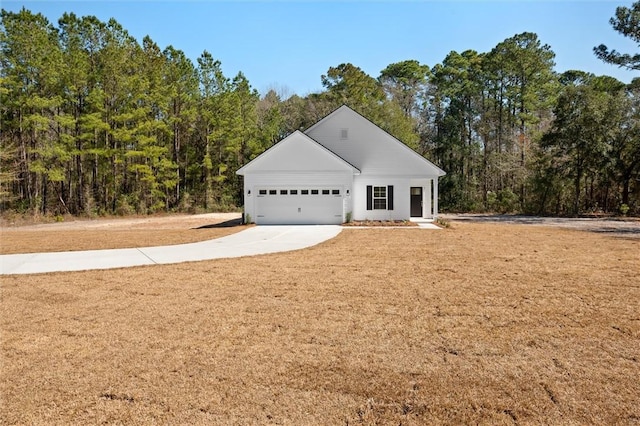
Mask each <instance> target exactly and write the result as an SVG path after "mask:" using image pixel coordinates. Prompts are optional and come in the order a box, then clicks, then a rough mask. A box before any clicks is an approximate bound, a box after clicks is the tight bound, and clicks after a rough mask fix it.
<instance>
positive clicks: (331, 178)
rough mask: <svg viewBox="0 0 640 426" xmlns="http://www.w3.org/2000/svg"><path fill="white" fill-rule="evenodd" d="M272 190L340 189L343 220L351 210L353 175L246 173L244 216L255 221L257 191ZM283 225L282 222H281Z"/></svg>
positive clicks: (336, 173)
mask: <svg viewBox="0 0 640 426" xmlns="http://www.w3.org/2000/svg"><path fill="white" fill-rule="evenodd" d="M262 188H272V189H304V188H310V189H313V188H336V189H340V193H341V196H342V199H343V212H342V215H343V218H342V221H343V222H344V221H345V220H346V214H347V212H349V211H351V209H352V202H351V200H352V194H353V174H352V172H336V171H333V172H280V173H277V172H265V173H258V172H255V173H248V174H246V175H245V176H244V214H245V220H247V218H249V219H250V220H251V221H256V219H257V218H258V215H257V211H256V198H257V195H258V190H259V189H262ZM283 223H284V222H283Z"/></svg>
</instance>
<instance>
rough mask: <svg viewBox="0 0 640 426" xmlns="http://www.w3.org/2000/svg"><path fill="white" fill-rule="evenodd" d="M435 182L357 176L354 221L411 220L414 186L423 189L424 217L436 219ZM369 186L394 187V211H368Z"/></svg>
mask: <svg viewBox="0 0 640 426" xmlns="http://www.w3.org/2000/svg"><path fill="white" fill-rule="evenodd" d="M433 181H435V180H432V179H425V178H405V177H389V176H364V175H360V176H355V177H354V180H353V220H409V218H410V216H411V193H410V190H411V187H412V186H419V187H422V196H423V206H422V217H423V218H429V219H431V218H435V217H436V216H437V212H434V211H433V210H432V209H433V207H436V206H437V204H435V203H434V201H433V193H432V190H431V187H432V182H433ZM368 185H372V186H389V185H393V210H367V186H368ZM436 185H437V181H436ZM434 213H436V214H434Z"/></svg>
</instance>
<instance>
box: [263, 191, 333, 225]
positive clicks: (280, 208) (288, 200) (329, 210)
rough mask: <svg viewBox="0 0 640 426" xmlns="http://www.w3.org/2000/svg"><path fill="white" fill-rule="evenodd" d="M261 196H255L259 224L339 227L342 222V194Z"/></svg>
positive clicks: (298, 193) (279, 194)
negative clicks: (331, 225)
mask: <svg viewBox="0 0 640 426" xmlns="http://www.w3.org/2000/svg"><path fill="white" fill-rule="evenodd" d="M268 191H269V190H267V193H266V194H265V195H258V196H257V197H256V213H257V218H256V223H258V224H339V223H342V218H343V214H342V210H343V198H342V195H341V194H342V191H339V194H335V192H334V191H336V190H330V191H331V192H330V193H329V194H323V193H322V189H319V190H318V194H311V191H308V192H309V193H308V194H305V195H301V191H300V190H298V191H297V194H295V195H291V194H290V193H289V190H287V194H286V195H282V194H281V193H280V190H278V191H277V193H276V194H269V192H268Z"/></svg>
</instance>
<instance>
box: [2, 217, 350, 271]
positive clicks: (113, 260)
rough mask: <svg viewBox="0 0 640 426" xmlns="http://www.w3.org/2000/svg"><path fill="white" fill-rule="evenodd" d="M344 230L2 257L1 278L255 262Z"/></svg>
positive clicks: (262, 232) (298, 228) (250, 232)
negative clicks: (247, 259)
mask: <svg viewBox="0 0 640 426" xmlns="http://www.w3.org/2000/svg"><path fill="white" fill-rule="evenodd" d="M341 230H342V227H340V226H339V225H295V226H293V225H292V226H275V225H274V226H254V227H252V228H249V229H246V230H244V231H241V232H238V233H236V234H232V235H228V236H226V237H222V238H217V239H215V240H209V241H202V242H197V243H190V244H179V245H171V246H158V247H144V248H129V249H112V250H89V251H72V252H54V253H29V254H7V255H2V256H0V275H18V274H37V273H45V272H68V271H86V270H91V269H113V268H126V267H131V266H143V265H157V264H169V263H182V262H195V261H201V260H211V259H221V258H229V257H242V256H254V255H258V254H268V253H277V252H284V251H291V250H299V249H302V248H306V247H311V246H314V245H316V244H319V243H321V242H323V241H326V240H329V239H331V238H334V237H335V236H336V235H338V234H339V233H340V231H341Z"/></svg>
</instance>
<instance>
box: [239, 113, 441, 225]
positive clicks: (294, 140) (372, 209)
mask: <svg viewBox="0 0 640 426" xmlns="http://www.w3.org/2000/svg"><path fill="white" fill-rule="evenodd" d="M236 173H237V174H239V175H241V176H244V213H245V216H244V217H245V220H246V221H248V222H255V223H257V224H340V223H343V222H346V221H350V220H406V219H410V218H427V219H434V218H435V217H437V215H438V178H439V177H440V176H444V175H445V172H444V171H442V170H441V169H440V168H438V167H436V166H435V165H434V164H433V163H431V162H430V161H428V160H427V159H425V158H424V157H422V156H421V155H419V154H418V153H416V152H415V151H413V150H412V149H411V148H409V147H408V146H406V145H405V144H403V143H402V142H400V141H399V140H398V139H396V138H394V137H393V136H391V135H390V134H388V133H387V132H385V131H384V130H382V129H380V128H379V127H377V126H376V125H375V124H373V123H372V122H371V121H369V120H367V119H366V118H364V117H363V116H361V115H360V114H358V113H357V112H355V111H353V110H352V109H351V108H349V107H347V106H342V107H340V108H338V109H337V110H335V111H334V112H332V113H331V114H329V115H328V116H327V117H325V118H323V119H322V120H320V121H319V122H318V123H316V124H314V125H313V126H311V127H310V128H309V129H307V130H306V131H304V132H301V131H295V132H294V133H292V134H291V135H289V136H287V137H286V138H284V139H283V140H282V141H280V142H278V143H277V144H275V145H274V146H272V147H271V148H269V149H268V150H267V151H265V152H264V153H262V154H261V155H259V156H258V157H256V158H255V159H253V160H252V161H251V162H249V163H248V164H246V165H245V166H243V167H241V168H240V169H239V170H238V171H237V172H236Z"/></svg>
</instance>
